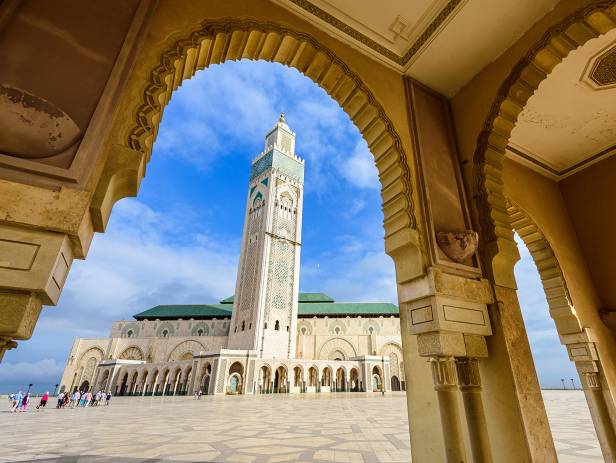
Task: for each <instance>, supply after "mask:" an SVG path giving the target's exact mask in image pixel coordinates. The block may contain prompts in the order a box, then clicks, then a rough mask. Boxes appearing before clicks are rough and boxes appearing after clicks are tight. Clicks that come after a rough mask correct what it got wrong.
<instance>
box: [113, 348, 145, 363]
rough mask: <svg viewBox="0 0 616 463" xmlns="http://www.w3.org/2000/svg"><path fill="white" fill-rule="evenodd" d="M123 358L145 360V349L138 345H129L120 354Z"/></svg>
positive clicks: (119, 356) (120, 357)
mask: <svg viewBox="0 0 616 463" xmlns="http://www.w3.org/2000/svg"><path fill="white" fill-rule="evenodd" d="M118 359H121V360H145V356H144V354H143V351H142V350H141V349H140V348H139V347H137V346H129V347H127V348H126V349H124V350H123V351H122V353H121V354H120V355H118Z"/></svg>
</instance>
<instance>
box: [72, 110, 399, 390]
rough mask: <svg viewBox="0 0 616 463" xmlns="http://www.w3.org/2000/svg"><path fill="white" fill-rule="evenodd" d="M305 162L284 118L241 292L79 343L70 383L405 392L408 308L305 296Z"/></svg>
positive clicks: (246, 233) (83, 386)
mask: <svg viewBox="0 0 616 463" xmlns="http://www.w3.org/2000/svg"><path fill="white" fill-rule="evenodd" d="M303 185H304V161H303V160H302V159H301V158H299V157H298V156H296V155H295V133H294V132H292V131H291V129H290V128H289V126H288V125H287V124H286V123H285V120H284V115H281V116H280V120H279V121H278V122H277V124H276V125H275V126H274V127H273V128H272V130H270V131H269V133H268V134H267V135H266V137H265V149H264V150H263V152H262V153H261V154H259V155H258V156H257V157H256V158H255V159H254V160H253V161H252V166H251V171H250V180H249V187H248V200H247V203H246V215H245V221H244V230H243V237H242V249H241V253H240V262H239V266H238V272H237V282H236V288H235V295H234V296H231V297H229V298H227V299H224V300H222V301H220V303H218V304H203V305H158V306H156V307H153V308H151V309H148V310H145V311H143V312H141V313H138V314H136V315H134V320H130V321H117V322H115V323H114V324H113V326H112V328H111V333H110V336H109V338H106V339H76V340H75V341H74V343H73V347H72V349H71V352H70V354H69V356H68V361H67V365H66V368H65V370H64V374H63V375H62V380H61V384H60V390H71V391H73V390H75V389H80V390H96V391H97V390H110V391H111V392H112V393H115V394H116V395H136V396H149V395H183V394H192V393H194V392H196V391H199V390H201V391H202V393H204V394H259V393H272V392H277V393H302V392H340V391H349V392H353V391H378V392H380V391H382V390H384V391H390V390H393V391H396V390H402V389H405V380H404V376H403V371H404V369H403V368H404V367H403V358H402V348H401V338H400V320H399V310H398V307H397V306H396V305H394V304H390V303H375V302H362V303H340V302H336V301H334V300H333V299H332V298H331V297H329V296H328V295H326V294H323V293H300V292H299V269H300V251H301V242H302V210H303V207H302V206H303V194H304V188H303Z"/></svg>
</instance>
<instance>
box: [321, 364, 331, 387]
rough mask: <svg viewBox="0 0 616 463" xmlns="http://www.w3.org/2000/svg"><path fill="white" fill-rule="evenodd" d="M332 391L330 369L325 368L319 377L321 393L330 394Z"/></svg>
mask: <svg viewBox="0 0 616 463" xmlns="http://www.w3.org/2000/svg"><path fill="white" fill-rule="evenodd" d="M331 389H332V369H331V367H325V368H324V369H323V374H322V375H321V391H323V392H330V391H331Z"/></svg>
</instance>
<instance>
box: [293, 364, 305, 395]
mask: <svg viewBox="0 0 616 463" xmlns="http://www.w3.org/2000/svg"><path fill="white" fill-rule="evenodd" d="M293 387H294V388H295V389H296V390H299V391H300V392H304V370H302V367H300V366H299V365H298V366H296V367H295V368H293Z"/></svg>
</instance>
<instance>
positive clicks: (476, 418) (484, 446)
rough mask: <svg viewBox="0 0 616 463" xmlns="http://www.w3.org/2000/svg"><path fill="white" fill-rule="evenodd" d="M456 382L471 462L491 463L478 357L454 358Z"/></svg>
mask: <svg viewBox="0 0 616 463" xmlns="http://www.w3.org/2000/svg"><path fill="white" fill-rule="evenodd" d="M456 369H457V372H458V384H459V388H460V391H461V392H462V401H463V402H464V411H465V412H466V424H467V427H468V435H469V439H470V443H471V451H472V453H473V462H475V463H491V462H492V451H491V449H490V440H489V438H488V427H487V424H486V417H485V413H484V410H483V401H482V399H481V376H480V373H479V359H477V358H468V357H462V358H458V359H456Z"/></svg>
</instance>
